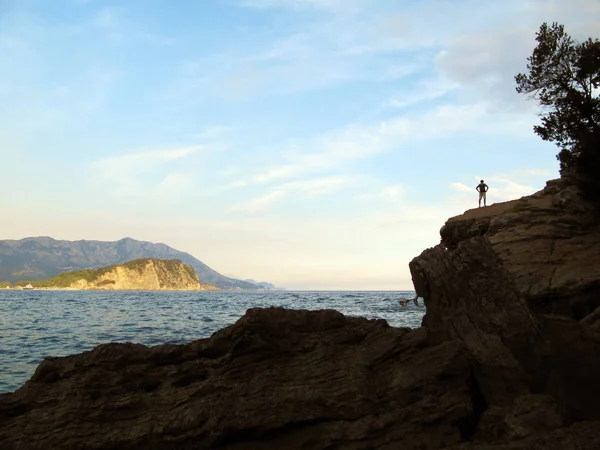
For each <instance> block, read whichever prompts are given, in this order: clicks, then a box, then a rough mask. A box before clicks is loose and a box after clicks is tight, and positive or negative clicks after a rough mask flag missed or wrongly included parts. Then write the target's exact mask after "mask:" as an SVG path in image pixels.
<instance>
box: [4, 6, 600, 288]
mask: <svg viewBox="0 0 600 450" xmlns="http://www.w3.org/2000/svg"><path fill="white" fill-rule="evenodd" d="M544 21H545V22H548V23H551V22H554V21H556V22H559V23H562V24H564V25H565V28H566V30H567V32H568V33H569V34H571V35H572V36H573V37H575V38H576V39H579V40H583V39H586V38H588V37H595V38H596V37H600V0H568V1H567V0H565V1H559V0H529V1H528V0H504V1H502V2H500V1H497V0H433V1H430V0H419V1H417V0H195V1H194V0H120V1H119V0H112V1H111V0H0V121H1V126H0V158H1V161H2V164H1V166H0V167H1V168H2V173H1V175H0V187H1V189H2V193H3V195H2V196H0V208H1V209H2V211H4V213H3V216H2V220H1V221H0V239H21V238H25V237H29V236H51V237H53V238H55V239H67V240H78V239H94V240H108V241H114V240H117V239H121V238H123V237H131V238H134V239H139V240H144V241H151V242H162V243H165V244H167V245H170V246H171V247H174V248H176V249H178V250H182V251H186V252H188V253H190V254H192V255H193V256H195V257H196V258H198V259H200V260H201V261H202V262H204V263H205V264H208V265H209V266H210V267H212V268H213V269H215V270H217V271H218V272H220V273H222V274H224V275H227V276H233V277H236V278H240V279H254V280H257V281H268V282H271V283H273V284H275V285H276V286H278V287H282V288H287V289H315V290H316V289H319V290H411V289H412V288H413V285H412V281H411V277H410V272H409V270H408V263H409V261H410V260H411V259H412V258H414V257H416V256H418V255H419V254H420V253H421V252H422V251H423V250H424V249H426V248H428V247H432V246H434V245H436V244H438V243H439V229H440V228H441V226H442V225H443V224H444V222H445V221H446V220H447V219H448V218H449V217H452V216H456V215H459V214H462V213H463V212H464V211H465V210H467V209H470V208H474V207H477V200H478V197H477V193H476V191H475V186H476V185H477V184H478V182H479V180H480V179H485V181H486V183H487V184H488V185H489V187H490V190H489V192H488V204H492V203H497V202H502V201H507V200H511V199H517V198H520V197H521V196H524V195H529V194H532V193H534V192H536V191H538V190H540V189H542V188H543V187H544V186H545V182H546V181H547V180H550V179H553V178H557V177H558V176H559V174H558V162H557V160H556V153H557V152H558V150H557V148H556V147H555V146H554V145H553V144H551V143H548V142H544V141H542V140H541V139H540V138H539V137H538V136H537V135H535V134H534V132H533V130H532V128H533V126H534V125H535V124H537V123H539V114H538V113H539V110H538V108H537V105H536V103H535V101H534V100H532V99H528V98H527V97H526V96H523V95H519V94H517V93H516V91H515V82H514V76H515V75H516V74H517V73H519V72H524V71H525V70H526V65H527V57H528V56H529V55H531V52H532V50H533V48H534V46H535V33H536V31H537V30H538V29H539V26H540V25H541V23H542V22H544Z"/></svg>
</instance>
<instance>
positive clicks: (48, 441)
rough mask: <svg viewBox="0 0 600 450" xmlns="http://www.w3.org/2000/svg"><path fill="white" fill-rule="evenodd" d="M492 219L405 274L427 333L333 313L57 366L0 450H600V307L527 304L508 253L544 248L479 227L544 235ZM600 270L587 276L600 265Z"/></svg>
mask: <svg viewBox="0 0 600 450" xmlns="http://www.w3.org/2000/svg"><path fill="white" fill-rule="evenodd" d="M551 188H552V186H551ZM560 192H561V191H560V189H558V190H557V191H556V192H555V193H552V192H549V191H548V190H547V191H544V192H541V193H539V194H536V195H537V197H536V196H533V198H526V199H524V200H523V201H527V202H532V203H533V202H537V201H538V200H540V198H543V197H547V196H550V197H549V198H550V199H552V198H554V199H555V201H556V199H557V198H562V197H561V195H563V194H561V193H560ZM562 192H564V191H562ZM564 195H566V194H564ZM556 196H558V197H556ZM540 201H541V200H540ZM548 205H549V206H547V207H546V208H545V210H546V211H545V212H544V211H541V210H538V211H539V212H538V214H544V215H545V216H544V217H546V218H547V220H545V221H544V223H546V224H549V225H548V226H550V227H551V229H555V228H554V227H555V226H556V227H558V228H560V227H561V225H556V223H565V222H564V221H565V220H566V219H565V218H562V217H563V216H562V214H563V212H564V213H565V214H571V213H569V212H568V211H567V208H565V209H561V207H560V206H559V205H558V204H557V205H556V206H552V204H551V203H548ZM491 208H493V207H490V209H487V210H481V211H480V210H477V211H470V212H467V213H466V215H465V216H464V217H462V218H456V219H453V220H451V221H449V224H450V226H448V224H447V225H446V226H445V227H444V229H443V230H442V235H443V241H442V243H441V244H439V245H437V246H435V247H434V248H431V249H427V250H425V251H424V252H423V253H422V254H421V255H419V256H418V257H416V258H415V259H413V260H412V261H411V263H410V270H411V273H412V276H413V281H414V284H415V289H416V290H417V292H418V293H419V294H420V295H421V296H422V297H423V300H424V303H425V305H426V308H427V312H426V315H425V317H424V319H423V326H421V327H420V328H418V329H407V328H392V327H390V326H388V324H387V323H386V322H385V321H383V320H367V319H362V318H350V317H345V316H343V315H342V314H340V313H338V312H335V311H328V310H322V311H291V310H285V309H282V308H268V309H250V310H248V311H247V312H246V314H245V315H244V316H243V317H242V318H241V319H240V320H238V322H237V323H235V324H234V325H232V326H230V327H228V328H225V329H223V330H221V331H219V332H217V333H215V334H214V335H213V336H212V337H210V338H209V339H201V340H198V341H194V342H191V343H189V344H187V345H161V346H157V347H145V346H143V345H136V344H107V345H101V346H99V347H97V348H96V349H94V350H92V351H90V352H85V353H82V354H79V355H73V356H69V357H64V358H46V359H45V360H44V361H43V362H42V363H41V364H40V366H39V367H38V369H37V370H36V372H35V374H34V376H33V377H32V378H31V379H30V380H29V381H28V382H27V383H26V384H25V385H24V386H23V387H22V388H21V389H19V390H17V391H16V392H14V393H9V394H2V395H0V448H2V449H29V448H31V449H45V448H59V449H60V448H64V449H67V448H78V449H108V448H126V449H232V450H241V449H273V450H275V449H282V448H285V449H352V450H354V449H390V450H391V449H405V450H412V449H414V450H416V449H421V450H428V449H431V450H433V449H446V448H450V449H454V450H467V449H481V450H509V449H510V450H525V449H528V450H534V449H537V450H553V449H554V450H559V449H560V450H592V449H594V450H595V449H598V448H600V407H599V406H598V405H599V404H600V389H598V387H597V383H598V379H600V326H599V324H600V309H596V310H595V311H594V312H592V313H591V314H589V315H587V316H586V317H584V318H583V319H582V320H575V319H574V318H572V317H570V316H571V315H572V311H573V308H571V306H569V307H568V308H565V309H564V311H565V312H567V314H562V315H557V314H545V313H543V312H542V311H540V310H536V308H533V307H532V305H533V306H536V307H539V305H540V303H536V302H534V301H533V300H535V299H536V297H535V295H543V294H540V292H544V291H543V289H542V287H544V285H543V284H542V283H541V282H540V284H539V289H537V290H535V291H532V290H531V289H528V288H527V283H526V282H525V281H524V277H525V274H526V271H525V269H524V268H523V269H518V268H516V267H512V266H510V265H509V260H508V259H507V256H506V255H512V254H513V252H516V251H517V249H521V250H519V251H521V252H522V254H527V251H526V248H525V247H526V246H525V243H526V242H530V244H531V246H530V248H531V249H537V248H538V247H537V245H538V243H537V242H536V241H537V239H544V236H545V235H544V234H542V233H540V234H537V235H536V236H538V238H532V239H529V240H524V241H521V240H520V239H519V238H518V236H513V238H510V237H509V236H508V235H505V237H506V239H505V241H504V243H503V244H502V245H501V244H500V241H499V240H495V241H494V240H493V239H492V238H493V237H494V236H498V235H500V234H501V233H502V228H501V227H500V226H499V225H498V223H500V222H496V225H492V224H491V223H490V224H489V226H488V227H487V228H486V227H481V228H477V227H476V225H475V224H476V223H479V224H485V223H486V221H487V222H488V223H489V222H491V221H493V220H498V221H502V220H505V221H506V222H504V223H506V225H507V226H508V227H516V228H513V229H515V230H521V229H522V228H519V226H520V225H519V223H523V221H525V220H527V221H528V222H527V223H534V222H535V221H536V220H535V218H534V217H533V215H530V214H529V211H527V208H525V210H522V212H523V215H522V217H521V219H519V218H517V217H515V216H512V215H511V214H513V213H518V212H519V211H515V210H514V209H513V206H511V205H497V206H496V207H495V208H496V211H497V212H496V217H493V216H491V215H490V214H491V212H492V211H493V210H492V209H491ZM540 208H541V207H540ZM550 210H552V211H554V212H555V215H551V214H550V212H549V211H550ZM584 210H585V211H587V209H586V208H584ZM561 211H563V212H561ZM585 211H582V212H585ZM556 214H558V216H557V215H556ZM505 215H507V216H508V217H507V218H506V217H505V218H504V219H503V218H502V216H505ZM527 216H529V217H528V218H527V219H526V217H527ZM584 216H585V214H583V215H582V216H581V217H584ZM572 217H573V220H574V221H575V223H577V225H576V226H575V225H573V226H571V227H567V228H568V233H573V230H575V232H577V233H578V235H577V236H578V238H579V239H581V240H584V241H585V242H591V241H592V240H593V239H594V237H593V236H594V235H595V234H597V231H596V227H595V225H594V220H593V219H592V218H589V221H588V222H585V220H588V219H585V220H584V221H583V222H582V221H580V219H578V218H577V216H576V215H573V216H572ZM472 219H474V220H475V221H474V222H473V221H471V220H472ZM582 220H583V219H582ZM466 221H471V222H469V223H470V225H469V226H468V227H467V225H466ZM519 221H520V222H519ZM454 222H456V224H455V225H452V223H454ZM461 224H462V225H461ZM581 224H583V225H581ZM532 226H533V225H532ZM532 226H529V227H527V226H525V227H524V228H523V229H524V230H528V229H529V228H531V227H532ZM538 226H540V227H542V226H544V225H543V224H540V225H538ZM453 227H455V228H453ZM495 227H496V228H495ZM476 229H477V230H478V231H476ZM490 229H491V230H492V232H490ZM452 230H454V231H452ZM493 230H496V231H495V232H494V231H493ZM540 230H541V228H540ZM488 233H490V234H489V235H488ZM560 236H564V234H561V235H560ZM567 236H571V234H567ZM560 239H571V237H565V238H562V237H561V238H560ZM555 240H558V238H555ZM561 244H562V243H561ZM556 245H557V244H555V246H556ZM511 247H512V248H511ZM532 251H533V250H532ZM555 251H556V249H555ZM533 253H534V254H536V252H535V251H534V252H533ZM552 254H554V253H552ZM589 257H590V259H588V260H586V261H585V265H586V267H587V265H588V264H591V265H594V266H597V265H598V264H599V263H600V254H596V256H595V257H594V256H593V255H592V254H590V255H589ZM532 258H533V257H532ZM536 261H537V265H535V267H538V266H543V258H542V257H541V256H539V257H538V259H537V260H536ZM532 262H533V259H532ZM523 265H524V263H523ZM532 266H534V265H533V264H532ZM568 266H572V260H570V259H568V258H563V259H557V260H556V261H554V265H553V269H554V270H555V272H556V273H557V274H558V273H560V274H563V273H571V272H569V270H575V271H576V268H571V269H569V267H568ZM542 272H543V271H542V269H540V270H538V271H536V272H535V274H537V276H539V277H540V278H539V279H540V280H541V279H543V277H542V275H541V273H542ZM579 273H581V274H583V275H585V278H584V277H581V278H579V281H578V283H579V284H578V285H577V286H574V285H573V284H567V285H565V286H560V285H559V284H557V283H551V284H547V285H546V286H545V289H546V290H548V289H554V290H553V291H552V292H554V294H553V295H555V297H552V299H551V300H552V302H553V303H552V305H555V309H557V310H562V309H561V307H559V306H560V305H561V303H560V297H559V296H560V295H561V293H564V295H565V296H564V298H563V301H564V302H566V303H567V304H568V305H579V304H580V302H579V299H578V294H577V292H580V293H581V294H580V295H581V296H582V297H585V298H586V299H587V297H586V296H587V293H589V292H592V291H593V289H594V287H593V286H595V283H596V282H597V279H594V278H593V277H592V275H591V274H590V272H586V271H585V268H584V267H582V268H581V270H580V271H579ZM561 276H562V275H561ZM565 276H566V275H565ZM529 279H531V280H538V278H535V277H533V275H531V278H529ZM565 279H566V278H565ZM569 279H571V278H569ZM532 299H533V300H532ZM583 303H584V304H586V305H588V306H586V307H587V308H588V309H589V308H591V307H592V303H591V302H590V301H589V300H585V301H583ZM542 304H543V303H542ZM553 308H554V306H553Z"/></svg>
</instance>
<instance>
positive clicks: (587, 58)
mask: <svg viewBox="0 0 600 450" xmlns="http://www.w3.org/2000/svg"><path fill="white" fill-rule="evenodd" d="M536 41H537V46H536V47H535V49H534V50H533V54H532V55H531V56H530V57H529V58H528V59H527V60H528V64H527V71H528V73H520V74H518V75H517V76H516V77H515V80H516V82H517V88H516V89H517V92H518V93H523V94H529V95H531V96H532V97H533V98H535V99H536V100H537V101H538V102H539V104H540V106H541V107H542V113H541V119H542V124H541V125H536V126H534V131H535V133H536V134H538V135H539V136H540V137H541V138H542V139H544V140H545V141H550V142H554V143H555V144H556V145H557V146H558V147H559V148H560V152H559V153H558V155H557V158H558V160H559V161H560V173H561V176H562V177H573V178H574V180H575V182H576V183H577V184H578V185H579V186H580V187H581V188H582V191H583V194H584V195H585V196H586V197H587V198H590V199H595V200H600V98H599V93H600V90H599V86H600V41H599V40H598V39H591V38H589V39H588V40H586V41H585V42H581V43H579V42H577V41H575V40H574V39H573V38H571V36H569V35H568V34H567V33H566V32H565V29H564V26H563V25H560V24H558V23H556V22H555V23H553V24H552V25H551V26H550V25H548V24H547V23H543V24H542V26H541V27H540V30H539V31H538V33H537V37H536Z"/></svg>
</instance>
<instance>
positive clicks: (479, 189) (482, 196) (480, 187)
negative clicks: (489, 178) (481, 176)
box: [475, 180, 489, 208]
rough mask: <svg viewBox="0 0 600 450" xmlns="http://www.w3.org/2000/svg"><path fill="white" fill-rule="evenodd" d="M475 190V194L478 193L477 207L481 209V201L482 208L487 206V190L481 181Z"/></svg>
mask: <svg viewBox="0 0 600 450" xmlns="http://www.w3.org/2000/svg"><path fill="white" fill-rule="evenodd" d="M475 189H476V190H477V192H479V207H480V208H481V199H483V206H487V205H486V195H485V193H486V192H487V191H488V189H489V187H488V185H487V184H485V183H484V182H483V180H481V183H479V184H478V185H477V187H476V188H475Z"/></svg>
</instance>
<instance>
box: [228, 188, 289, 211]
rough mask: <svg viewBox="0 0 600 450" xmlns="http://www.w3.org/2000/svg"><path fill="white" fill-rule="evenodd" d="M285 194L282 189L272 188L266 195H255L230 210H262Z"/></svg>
mask: <svg viewBox="0 0 600 450" xmlns="http://www.w3.org/2000/svg"><path fill="white" fill-rule="evenodd" d="M285 196H286V192H285V191H282V190H274V191H272V192H269V193H268V194H266V195H262V196H260V197H256V198H254V199H252V200H249V201H247V202H244V203H241V204H239V205H237V206H234V207H232V208H231V211H240V212H246V213H256V212H260V211H263V210H264V209H266V208H267V207H269V206H271V205H272V204H273V203H275V202H278V201H279V200H281V199H282V198H283V197H285Z"/></svg>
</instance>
